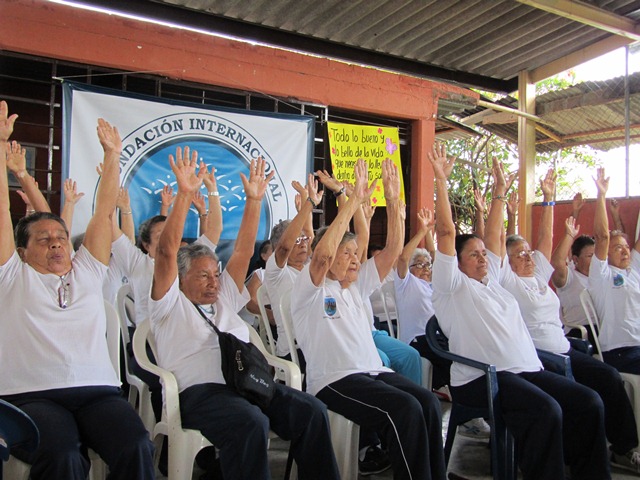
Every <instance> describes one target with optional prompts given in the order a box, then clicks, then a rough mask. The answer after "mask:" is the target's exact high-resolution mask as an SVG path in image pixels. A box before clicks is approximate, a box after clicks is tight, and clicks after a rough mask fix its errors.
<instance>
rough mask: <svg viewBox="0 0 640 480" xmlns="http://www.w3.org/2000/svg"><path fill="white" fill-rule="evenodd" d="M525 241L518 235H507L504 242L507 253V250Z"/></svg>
mask: <svg viewBox="0 0 640 480" xmlns="http://www.w3.org/2000/svg"><path fill="white" fill-rule="evenodd" d="M526 241H527V240H526V239H525V238H524V237H522V236H520V235H509V236H508V237H507V240H506V247H507V253H509V250H511V248H512V247H513V246H514V245H516V244H518V243H522V242H526Z"/></svg>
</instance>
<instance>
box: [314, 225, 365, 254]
mask: <svg viewBox="0 0 640 480" xmlns="http://www.w3.org/2000/svg"><path fill="white" fill-rule="evenodd" d="M328 229H329V227H328V226H327V227H322V228H319V229H318V230H316V233H315V236H314V237H313V242H312V243H311V251H312V252H313V251H314V250H315V249H316V246H317V245H318V242H319V241H320V240H322V237H324V234H325V233H327V230H328ZM357 238H358V236H357V235H356V234H355V233H351V232H344V235H343V236H342V240H340V243H339V244H338V246H341V245H344V244H345V243H347V242H350V241H351V240H356V239H357Z"/></svg>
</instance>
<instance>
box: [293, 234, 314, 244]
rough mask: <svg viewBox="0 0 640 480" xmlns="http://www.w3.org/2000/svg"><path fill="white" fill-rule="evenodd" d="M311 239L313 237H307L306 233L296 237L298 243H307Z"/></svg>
mask: <svg viewBox="0 0 640 480" xmlns="http://www.w3.org/2000/svg"><path fill="white" fill-rule="evenodd" d="M309 240H311V238H309V237H307V236H306V235H300V236H299V237H298V238H296V245H300V244H301V243H307V242H309Z"/></svg>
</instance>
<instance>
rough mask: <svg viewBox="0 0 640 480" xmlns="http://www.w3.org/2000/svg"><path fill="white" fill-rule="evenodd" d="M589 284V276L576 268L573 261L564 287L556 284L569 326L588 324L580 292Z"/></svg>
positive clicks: (564, 318)
mask: <svg viewBox="0 0 640 480" xmlns="http://www.w3.org/2000/svg"><path fill="white" fill-rule="evenodd" d="M588 286H589V277H587V276H586V275H583V274H582V273H580V272H579V271H577V270H576V269H575V267H574V266H573V263H572V264H571V265H569V266H568V267H567V281H566V283H565V284H564V286H562V287H558V286H557V285H556V294H557V295H558V299H560V307H561V308H560V312H561V314H562V319H563V323H564V324H565V325H567V326H580V325H588V324H589V322H588V321H587V316H586V315H585V313H584V308H582V303H581V302H580V294H581V293H582V291H583V290H584V289H585V288H587V287H588Z"/></svg>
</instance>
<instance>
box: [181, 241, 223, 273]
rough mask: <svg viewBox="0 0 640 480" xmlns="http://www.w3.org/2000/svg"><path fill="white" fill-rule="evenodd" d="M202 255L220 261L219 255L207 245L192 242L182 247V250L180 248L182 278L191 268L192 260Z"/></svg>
mask: <svg viewBox="0 0 640 480" xmlns="http://www.w3.org/2000/svg"><path fill="white" fill-rule="evenodd" d="M200 257H209V258H212V259H213V260H214V261H215V262H216V263H217V262H218V256H217V255H216V254H215V253H214V252H213V250H211V249H210V248H209V247H207V246H206V245H201V244H199V243H192V244H190V245H185V246H184V247H180V250H178V277H179V278H180V279H182V278H184V276H185V275H186V274H187V272H188V271H189V269H190V268H191V261H192V260H194V259H196V258H200Z"/></svg>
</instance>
